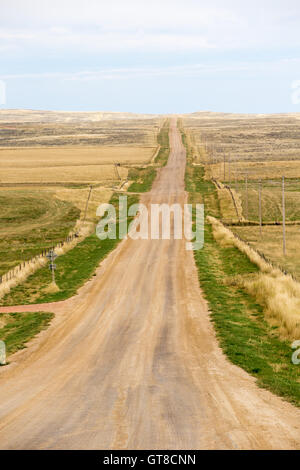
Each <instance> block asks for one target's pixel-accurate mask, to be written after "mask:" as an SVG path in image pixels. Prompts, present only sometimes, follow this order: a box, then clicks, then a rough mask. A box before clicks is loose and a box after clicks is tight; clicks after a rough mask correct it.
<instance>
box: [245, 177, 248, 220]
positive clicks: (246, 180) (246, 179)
mask: <svg viewBox="0 0 300 470" xmlns="http://www.w3.org/2000/svg"><path fill="white" fill-rule="evenodd" d="M245 185H246V220H249V203H248V173H246V177H245Z"/></svg>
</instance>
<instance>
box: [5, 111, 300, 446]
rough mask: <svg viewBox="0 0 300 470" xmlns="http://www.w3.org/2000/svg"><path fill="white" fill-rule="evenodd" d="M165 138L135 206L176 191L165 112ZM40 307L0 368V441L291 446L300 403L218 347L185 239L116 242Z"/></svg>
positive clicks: (179, 162)
mask: <svg viewBox="0 0 300 470" xmlns="http://www.w3.org/2000/svg"><path fill="white" fill-rule="evenodd" d="M170 144H171V153H170V157H169V161H168V164H167V165H166V166H165V167H164V168H162V169H161V170H159V173H158V177H157V179H156V180H155V182H154V184H153V188H152V190H151V192H150V193H147V194H145V195H144V196H143V197H142V199H141V202H143V203H144V204H149V203H175V202H177V203H184V202H186V200H187V197H186V193H185V191H184V172H185V162H186V156H185V150H184V147H183V145H182V142H181V138H180V135H179V132H178V130H177V128H176V122H175V120H173V121H172V124H171V129H170ZM40 308H41V307H40V306H38V305H34V306H27V307H19V308H18V309H17V308H16V307H9V308H6V309H5V308H1V312H3V311H8V310H14V311H17V310H19V309H20V311H28V310H31V309H32V310H35V311H37V310H39V309H40ZM42 310H43V311H52V312H55V313H56V317H55V319H54V321H53V322H52V325H51V326H50V328H49V329H48V330H47V331H44V332H42V333H41V334H40V335H39V336H38V337H37V338H36V339H35V340H33V341H32V342H31V344H30V345H29V347H28V349H27V350H25V351H21V352H19V353H17V354H15V355H14V356H11V358H10V362H11V364H10V365H9V366H8V367H4V368H1V371H0V447H1V448H2V449H41V448H43V449H109V448H111V449H273V448H274V449H275V448H276V449H296V448H300V410H298V409H297V408H295V407H293V406H292V405H290V404H289V403H286V402H284V401H283V400H281V399H280V398H278V397H275V396H273V395H272V394H271V393H269V392H267V391H265V390H262V389H259V388H258V387H257V386H256V384H255V379H253V378H252V377H250V376H248V374H246V373H245V372H244V371H243V370H241V369H240V368H238V367H236V366H234V365H232V364H230V363H229V362H228V361H227V360H226V358H225V357H224V355H223V353H222V352H221V350H220V348H219V347H218V344H217V341H216V339H215V335H214V331H213V328H212V325H211V322H210V319H209V312H208V309H207V305H206V302H205V301H204V299H203V297H202V294H201V290H200V288H199V284H198V277H197V270H196V267H195V262H194V258H193V253H192V252H191V251H186V249H185V240H163V241H162V240H131V239H128V240H124V241H123V242H122V243H120V244H119V246H118V248H117V249H116V250H115V251H114V252H113V253H111V255H109V256H108V258H107V259H106V260H105V261H104V262H103V263H102V266H100V267H99V269H98V271H97V275H96V276H95V277H94V278H93V279H92V280H91V281H90V282H88V283H87V284H86V285H85V286H84V287H82V288H81V289H80V291H79V294H78V295H77V296H75V297H73V298H72V299H70V300H68V301H65V302H59V303H57V304H43V305H42Z"/></svg>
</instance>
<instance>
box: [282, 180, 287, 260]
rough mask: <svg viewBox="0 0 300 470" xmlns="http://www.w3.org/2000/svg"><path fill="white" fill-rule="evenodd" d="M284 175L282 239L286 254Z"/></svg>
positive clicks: (284, 253)
mask: <svg viewBox="0 0 300 470" xmlns="http://www.w3.org/2000/svg"><path fill="white" fill-rule="evenodd" d="M284 183H285V181H284V176H283V177H282V240H283V256H285V255H286V239H285V191H284V189H285V188H284V186H285V185H284Z"/></svg>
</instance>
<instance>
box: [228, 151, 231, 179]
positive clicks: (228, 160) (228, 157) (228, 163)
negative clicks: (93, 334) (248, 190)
mask: <svg viewBox="0 0 300 470" xmlns="http://www.w3.org/2000/svg"><path fill="white" fill-rule="evenodd" d="M230 158H231V156H230V153H229V155H228V164H229V170H228V171H229V186H231V169H230Z"/></svg>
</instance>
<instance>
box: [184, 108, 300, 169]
mask: <svg viewBox="0 0 300 470" xmlns="http://www.w3.org/2000/svg"><path fill="white" fill-rule="evenodd" d="M183 124H184V127H185V128H186V129H187V130H188V131H189V132H190V133H191V134H192V135H193V136H194V138H195V142H196V144H197V145H198V147H199V148H203V147H204V144H205V143H206V144H207V145H208V146H213V147H214V150H215V158H216V160H217V161H220V162H222V161H223V155H224V153H225V154H226V155H227V156H228V154H231V159H232V160H233V161H235V160H236V161H241V162H255V161H258V162H266V161H290V160H299V158H300V141H299V131H300V114H299V113H295V114H273V115H272V114H271V115H262V114H259V115H257V114H225V113H209V112H203V113H194V114H190V115H186V116H185V117H184V118H183ZM208 161H210V162H212V158H211V155H210V154H209V155H208Z"/></svg>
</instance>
